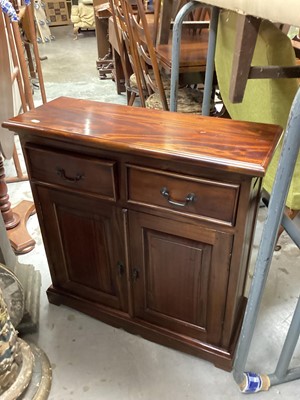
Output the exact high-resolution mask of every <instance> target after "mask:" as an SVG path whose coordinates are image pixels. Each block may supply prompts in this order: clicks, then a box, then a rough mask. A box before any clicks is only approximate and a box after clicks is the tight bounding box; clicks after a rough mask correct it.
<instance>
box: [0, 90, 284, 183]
mask: <svg viewBox="0 0 300 400" xmlns="http://www.w3.org/2000/svg"><path fill="white" fill-rule="evenodd" d="M3 126H4V127H6V128H8V129H10V130H13V131H15V132H17V133H18V134H20V135H22V134H28V133H29V134H31V135H34V136H39V137H45V138H52V139H57V140H62V141H67V142H70V141H71V142H74V140H76V141H77V142H78V143H82V144H86V145H88V146H93V147H96V148H100V149H104V150H112V151H118V152H123V153H125V152H126V153H130V154H136V155H144V156H151V157H152V158H158V159H163V160H173V161H174V160H175V161H176V160H178V161H179V160H181V161H188V162H191V163H198V164H199V165H206V166H211V167H213V168H218V169H223V170H227V171H231V172H238V173H243V174H246V175H253V176H263V175H264V174H265V171H266V168H267V166H268V164H269V162H270V160H271V157H272V155H273V152H274V150H275V148H276V145H277V143H278V141H279V139H280V137H281V134H282V128H280V127H279V126H275V125H268V124H258V123H248V122H241V121H232V120H229V119H221V118H215V117H202V116H196V115H188V114H180V113H171V112H168V111H157V110H148V109H144V108H133V107H128V106H121V105H116V104H108V103H100V102H95V101H89V100H80V99H72V98H66V97H60V98H58V99H55V100H53V101H51V102H49V103H46V104H44V105H42V106H40V107H38V108H36V109H33V110H31V111H28V112H27V113H24V114H21V115H18V116H17V117H14V118H12V119H10V120H9V121H6V122H4V123H3Z"/></svg>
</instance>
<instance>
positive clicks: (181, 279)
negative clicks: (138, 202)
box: [129, 211, 232, 345]
mask: <svg viewBox="0 0 300 400" xmlns="http://www.w3.org/2000/svg"><path fill="white" fill-rule="evenodd" d="M129 229H130V247H131V246H132V249H133V250H132V252H131V254H130V264H131V268H132V270H133V272H134V273H133V276H134V278H133V301H134V315H135V316H136V317H139V318H141V319H144V320H146V321H148V322H152V323H154V324H157V325H159V326H162V327H165V328H167V329H170V330H173V331H176V332H178V333H181V334H184V335H189V336H192V337H194V338H197V339H199V340H207V341H208V342H210V343H212V344H216V345H217V344H219V342H220V339H221V331H222V321H223V317H224V311H225V305H226V289H227V281H228V272H229V263H230V252H231V246H232V236H231V235H229V234H227V233H223V232H219V231H216V230H213V229H207V228H204V227H202V226H200V225H197V224H192V223H184V224H182V223H181V224H178V223H177V222H174V221H171V220H169V219H165V218H161V217H156V216H152V215H148V214H143V213H136V212H133V211H129ZM224 261H225V262H224Z"/></svg>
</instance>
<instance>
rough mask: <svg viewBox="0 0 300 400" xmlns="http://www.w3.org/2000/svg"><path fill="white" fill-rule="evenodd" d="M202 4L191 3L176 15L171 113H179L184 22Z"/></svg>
mask: <svg viewBox="0 0 300 400" xmlns="http://www.w3.org/2000/svg"><path fill="white" fill-rule="evenodd" d="M201 5H202V4H201V3H199V2H198V1H190V2H189V3H187V4H185V5H184V6H183V7H182V8H181V9H180V10H179V12H178V14H177V15H176V18H175V21H174V26H173V36H172V67H171V93H170V111H177V94H178V80H179V58H180V43H181V30H182V22H183V20H184V18H185V16H186V15H187V14H189V13H190V12H192V11H193V10H194V9H195V8H197V7H200V6H201Z"/></svg>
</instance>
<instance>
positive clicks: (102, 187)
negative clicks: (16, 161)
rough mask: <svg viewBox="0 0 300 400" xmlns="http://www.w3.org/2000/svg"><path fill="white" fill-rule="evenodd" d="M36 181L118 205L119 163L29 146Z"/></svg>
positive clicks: (28, 150) (28, 151)
mask: <svg viewBox="0 0 300 400" xmlns="http://www.w3.org/2000/svg"><path fill="white" fill-rule="evenodd" d="M25 155H26V159H27V163H28V165H29V172H30V176H31V179H32V180H37V181H40V182H44V183H47V184H52V185H55V186H63V187H64V188H68V189H71V190H74V191H78V192H83V193H85V194H91V195H97V196H99V197H102V198H105V199H109V200H113V201H116V182H115V181H116V178H115V177H116V173H115V172H116V162H114V161H107V160H99V159H97V158H93V157H87V156H81V155H78V154H75V153H74V154H73V153H68V152H60V151H58V150H49V149H46V148H40V147H36V146H33V145H26V147H25Z"/></svg>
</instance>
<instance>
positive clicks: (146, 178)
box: [127, 165, 239, 225]
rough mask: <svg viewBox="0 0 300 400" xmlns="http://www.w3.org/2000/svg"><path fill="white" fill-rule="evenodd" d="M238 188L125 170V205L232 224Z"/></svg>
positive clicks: (171, 174)
mask: <svg viewBox="0 0 300 400" xmlns="http://www.w3.org/2000/svg"><path fill="white" fill-rule="evenodd" d="M238 195H239V185H235V184H229V183H228V184H227V183H222V182H218V181H213V180H208V179H199V178H195V177H192V176H186V175H180V174H175V173H174V174H173V173H166V172H161V171H157V170H152V169H147V168H140V167H136V166H133V165H128V166H127V201H128V202H129V203H134V204H141V205H146V206H149V207H152V208H153V207H154V208H156V207H162V208H164V209H169V210H172V211H175V212H182V213H185V214H191V215H193V216H195V217H201V218H206V219H213V220H217V221H220V222H222V223H226V224H228V225H234V224H235V217H236V211H237V203H238Z"/></svg>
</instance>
